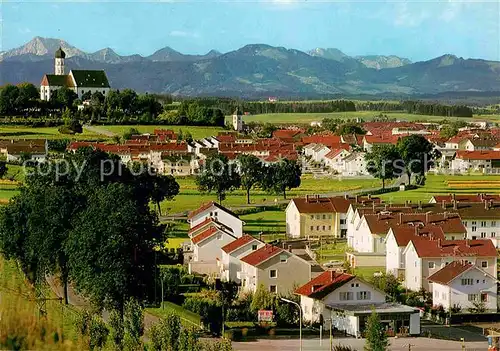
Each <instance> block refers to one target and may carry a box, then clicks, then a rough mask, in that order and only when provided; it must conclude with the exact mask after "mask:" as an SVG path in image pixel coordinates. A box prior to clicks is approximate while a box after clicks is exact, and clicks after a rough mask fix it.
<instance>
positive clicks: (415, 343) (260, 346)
mask: <svg viewBox="0 0 500 351" xmlns="http://www.w3.org/2000/svg"><path fill="white" fill-rule="evenodd" d="M338 344H342V345H347V346H351V347H353V349H354V350H357V351H362V350H363V346H364V344H365V340H364V339H353V338H346V339H339V338H336V339H334V345H338ZM390 344H391V346H390V350H391V351H392V350H394V351H407V350H411V351H428V350H439V351H461V350H462V344H461V343H460V342H457V341H447V340H439V339H429V338H399V339H395V338H391V339H390ZM408 344H411V346H410V347H411V348H408ZM233 347H234V349H235V350H237V351H254V350H255V351H267V350H272V351H293V350H299V340H298V339H274V340H262V339H261V340H257V341H248V342H234V343H233ZM465 347H466V348H465V350H467V351H486V350H487V349H488V343H487V342H486V341H484V342H467V343H465ZM302 349H303V350H304V351H329V350H330V342H329V340H328V339H323V345H322V346H320V344H319V340H318V339H308V340H304V341H303V348H302Z"/></svg>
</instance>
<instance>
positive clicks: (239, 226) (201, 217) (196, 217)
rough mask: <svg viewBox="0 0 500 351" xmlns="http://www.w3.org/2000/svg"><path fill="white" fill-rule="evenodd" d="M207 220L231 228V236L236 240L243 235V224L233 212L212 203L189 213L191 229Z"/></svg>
mask: <svg viewBox="0 0 500 351" xmlns="http://www.w3.org/2000/svg"><path fill="white" fill-rule="evenodd" d="M207 218H213V219H215V220H216V221H217V222H219V223H221V224H223V225H224V226H226V227H228V228H231V230H232V234H233V235H234V236H235V237H236V238H240V237H241V236H242V235H243V224H244V222H243V221H242V220H241V219H240V218H239V217H238V215H236V214H235V213H234V212H232V211H230V210H229V209H227V208H225V207H224V206H222V205H219V204H218V203H216V202H214V201H211V202H208V203H206V204H204V205H202V206H201V207H200V208H198V209H197V210H195V211H192V212H190V213H189V215H188V222H189V224H190V226H191V228H193V227H195V226H197V225H198V224H200V223H202V222H203V221H205V220H206V219H207Z"/></svg>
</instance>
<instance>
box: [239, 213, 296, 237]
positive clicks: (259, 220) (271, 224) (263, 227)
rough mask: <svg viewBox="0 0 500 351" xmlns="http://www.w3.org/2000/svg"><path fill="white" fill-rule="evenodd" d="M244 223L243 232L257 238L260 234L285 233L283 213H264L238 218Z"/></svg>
mask: <svg viewBox="0 0 500 351" xmlns="http://www.w3.org/2000/svg"><path fill="white" fill-rule="evenodd" d="M240 219H241V220H242V221H244V222H245V227H244V232H245V233H247V234H250V235H254V236H258V234H259V233H261V232H262V234H284V233H286V223H285V211H264V212H259V213H252V214H248V215H242V216H240Z"/></svg>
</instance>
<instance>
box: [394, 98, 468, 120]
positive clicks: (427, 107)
mask: <svg viewBox="0 0 500 351" xmlns="http://www.w3.org/2000/svg"><path fill="white" fill-rule="evenodd" d="M401 105H402V106H403V110H405V111H406V112H407V113H412V114H418V115H428V116H445V117H472V109H471V108H470V107H468V106H465V105H442V104H439V103H436V102H423V101H403V102H402V103H401Z"/></svg>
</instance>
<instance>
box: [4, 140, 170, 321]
mask: <svg viewBox="0 0 500 351" xmlns="http://www.w3.org/2000/svg"><path fill="white" fill-rule="evenodd" d="M38 167H39V168H38V169H37V170H33V172H31V174H29V175H27V177H26V181H25V185H24V186H23V187H22V188H21V191H20V194H19V195H17V196H15V197H14V198H13V199H12V200H11V201H10V202H9V204H8V205H7V206H5V207H3V208H2V209H1V212H0V252H1V253H2V254H3V255H4V256H5V257H6V258H11V259H15V260H16V261H17V262H18V264H19V266H20V267H21V268H22V270H23V271H24V273H25V274H26V276H27V277H28V279H29V280H30V281H31V282H33V283H34V284H41V283H42V282H43V280H44V279H45V276H46V275H47V274H50V275H55V276H57V277H58V278H59V280H60V281H61V282H62V284H63V286H64V300H65V303H68V283H69V282H71V283H72V285H73V286H74V287H75V288H76V289H77V291H78V292H80V293H82V294H83V295H84V296H86V297H88V298H89V300H90V301H91V302H92V304H93V306H94V307H95V308H96V309H97V310H101V309H102V308H106V309H108V310H110V311H116V313H117V315H118V316H119V319H120V320H123V316H124V312H125V309H124V308H125V305H126V304H127V303H128V302H129V301H130V300H131V299H135V300H137V301H145V300H148V298H150V297H151V296H152V289H151V288H152V287H153V286H154V284H153V283H154V277H155V269H156V267H155V262H154V248H155V246H156V245H158V244H160V243H162V242H163V241H164V226H163V225H160V224H159V222H158V218H157V215H156V213H155V212H154V211H152V210H151V208H150V203H151V202H152V201H153V202H157V203H158V202H159V201H162V200H163V199H165V198H172V197H173V196H175V194H176V193H175V187H168V188H167V189H165V188H164V183H165V182H168V183H170V182H175V179H173V177H164V176H159V175H155V174H154V173H153V172H151V171H150V170H147V169H144V170H141V169H139V168H138V167H135V169H129V168H127V167H125V166H124V165H123V164H121V163H120V161H119V158H118V157H117V156H110V155H108V154H106V153H103V152H101V151H93V150H91V149H89V148H84V149H80V150H78V151H77V152H76V153H75V154H69V155H66V157H65V158H64V160H59V161H52V162H46V163H43V164H40V165H39V166H38ZM169 189H174V193H168V192H169V191H170V190H169ZM177 192H178V187H177Z"/></svg>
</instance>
